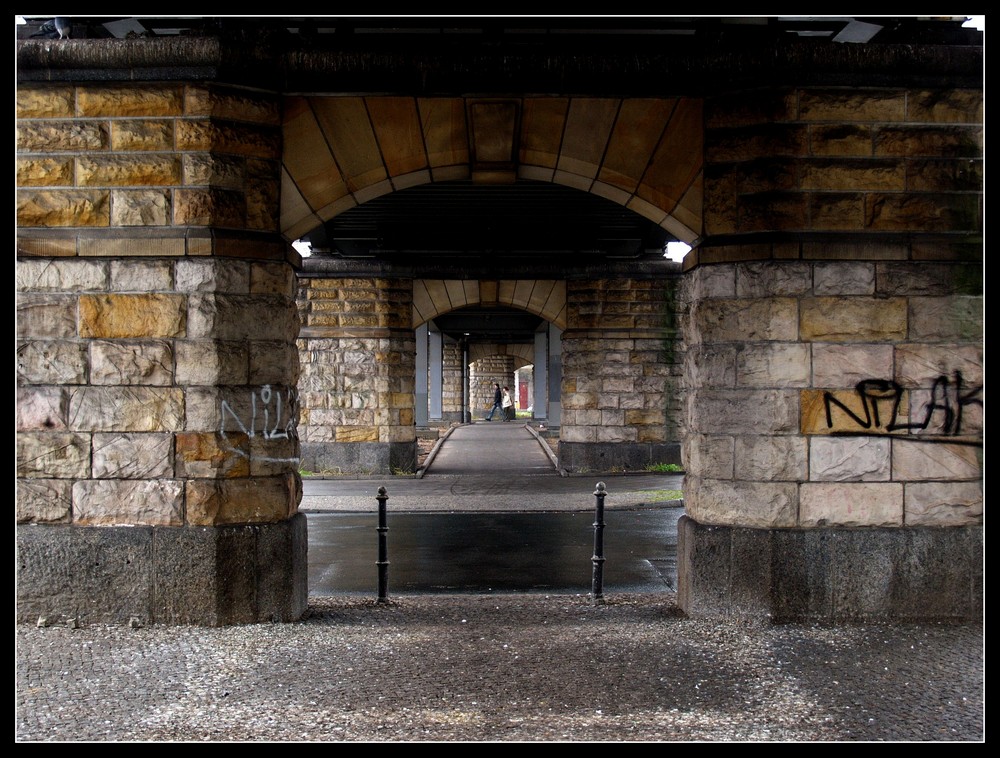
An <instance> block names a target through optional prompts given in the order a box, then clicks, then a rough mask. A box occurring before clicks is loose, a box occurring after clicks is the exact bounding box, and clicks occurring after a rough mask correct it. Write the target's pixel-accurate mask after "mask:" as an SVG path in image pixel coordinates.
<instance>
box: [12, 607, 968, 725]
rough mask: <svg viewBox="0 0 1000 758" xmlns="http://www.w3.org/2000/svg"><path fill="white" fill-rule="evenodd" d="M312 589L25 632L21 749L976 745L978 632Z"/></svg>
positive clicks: (21, 639)
mask: <svg viewBox="0 0 1000 758" xmlns="http://www.w3.org/2000/svg"><path fill="white" fill-rule="evenodd" d="M606 600H607V602H606V604H604V605H596V606H595V605H592V604H591V603H590V600H589V598H588V597H587V596H586V595H540V594H509V595H433V596H427V595H415V596H406V595H403V596H399V597H394V598H391V599H390V602H389V603H386V604H381V605H379V604H376V603H375V601H374V599H363V598H361V599H359V598H353V599H343V598H310V606H309V611H308V613H307V616H306V617H305V618H304V619H303V620H302V621H300V622H297V623H292V624H264V625H248V626H238V627H227V628H201V627H149V628H129V627H126V626H120V627H118V626H91V627H82V628H70V627H66V626H51V627H46V628H36V627H35V626H28V625H20V626H18V627H17V628H16V631H15V640H16V673H15V682H16V692H15V740H16V741H17V742H278V741H280V742H327V741H328V742H455V741H465V742H495V741H503V742H599V741H608V742H612V741H613V742H630V741H631V742H647V741H692V742H700V741H720V742H721V741H743V742H867V741H896V742H907V741H935V742H983V741H985V722H984V647H983V644H984V638H983V627H982V625H979V624H973V625H957V624H912V625H898V624H894V625H886V626H882V625H838V626H836V627H826V626H818V625H816V626H814V625H787V626H766V625H746V624H741V623H737V622H717V621H712V622H708V621H704V620H692V619H687V618H685V617H683V616H682V615H681V614H680V613H679V612H678V611H677V609H676V606H675V603H674V596H673V594H671V593H664V594H638V595H618V596H610V597H607V598H606Z"/></svg>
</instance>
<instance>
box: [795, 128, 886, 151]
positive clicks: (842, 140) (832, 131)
mask: <svg viewBox="0 0 1000 758" xmlns="http://www.w3.org/2000/svg"><path fill="white" fill-rule="evenodd" d="M809 146H810V148H811V151H812V154H813V155H829V156H870V155H872V154H873V153H874V147H873V145H872V127H870V126H862V125H860V124H830V125H825V124H822V125H821V124H815V125H812V126H810V127H809Z"/></svg>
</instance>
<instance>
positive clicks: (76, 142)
mask: <svg viewBox="0 0 1000 758" xmlns="http://www.w3.org/2000/svg"><path fill="white" fill-rule="evenodd" d="M109 141H110V140H109V137H108V126H107V124H106V123H104V122H98V121H79V120H74V121H21V122H19V123H18V124H17V149H18V152H28V153H58V152H64V151H73V152H89V151H97V150H106V149H107V148H108V143H109Z"/></svg>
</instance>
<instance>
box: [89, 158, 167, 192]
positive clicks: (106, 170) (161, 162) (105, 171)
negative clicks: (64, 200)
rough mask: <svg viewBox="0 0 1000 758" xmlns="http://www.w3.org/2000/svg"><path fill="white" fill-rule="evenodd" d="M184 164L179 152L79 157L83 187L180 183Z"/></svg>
mask: <svg viewBox="0 0 1000 758" xmlns="http://www.w3.org/2000/svg"><path fill="white" fill-rule="evenodd" d="M180 178H181V164H180V157H179V156H176V155H155V154H151V153H138V154H130V155H97V156H80V157H78V158H77V159H76V184H77V186H79V187H142V186H174V185H177V184H180Z"/></svg>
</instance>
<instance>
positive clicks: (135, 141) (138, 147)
mask: <svg viewBox="0 0 1000 758" xmlns="http://www.w3.org/2000/svg"><path fill="white" fill-rule="evenodd" d="M173 146H174V122H173V121H172V120H162V121H156V120H134V121H126V120H118V119H116V120H114V121H112V122H111V149H112V150H117V151H121V152H139V151H150V152H152V151H158V152H169V151H170V150H172V149H173Z"/></svg>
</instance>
